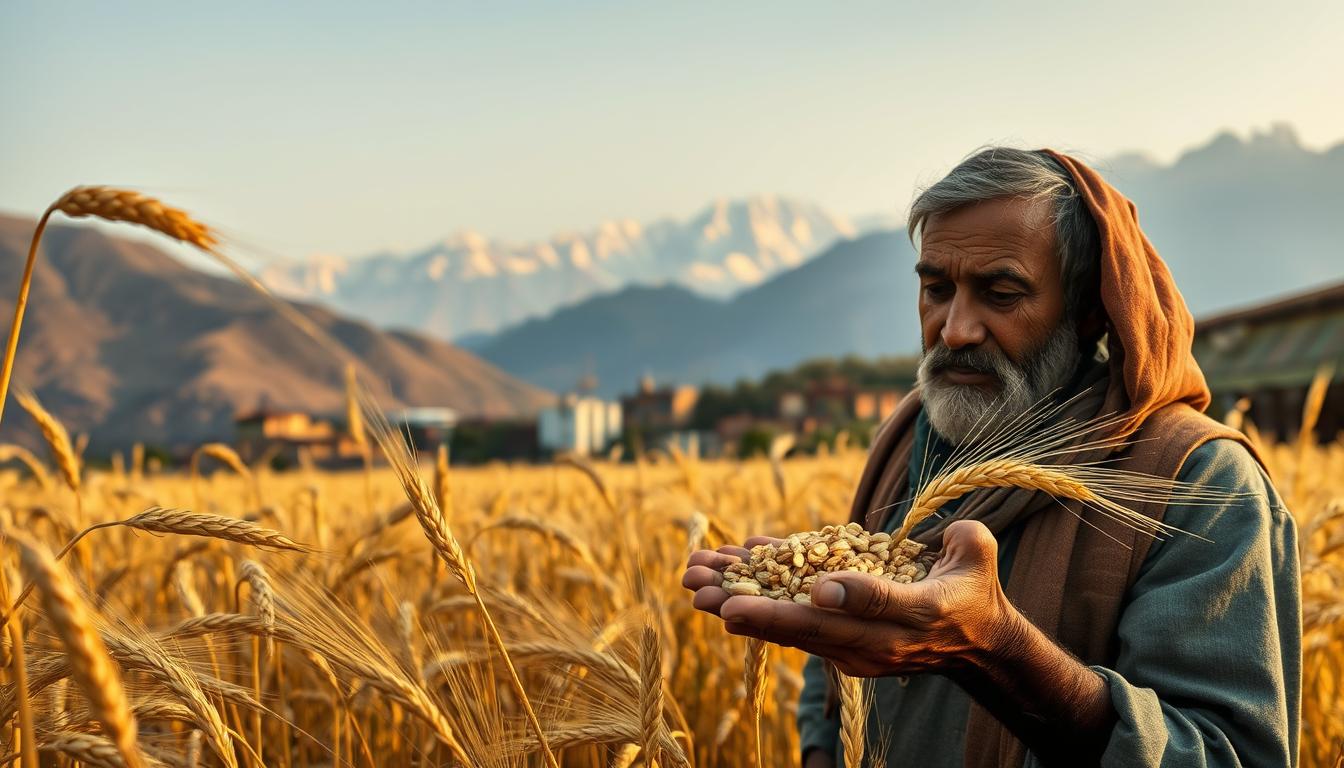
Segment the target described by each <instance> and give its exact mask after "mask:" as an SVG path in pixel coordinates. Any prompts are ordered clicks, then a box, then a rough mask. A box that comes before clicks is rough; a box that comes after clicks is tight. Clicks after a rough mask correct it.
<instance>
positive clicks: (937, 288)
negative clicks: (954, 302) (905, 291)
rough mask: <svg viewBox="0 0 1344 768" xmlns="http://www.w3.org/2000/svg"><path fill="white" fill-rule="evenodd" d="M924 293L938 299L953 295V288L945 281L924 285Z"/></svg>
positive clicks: (935, 299)
mask: <svg viewBox="0 0 1344 768" xmlns="http://www.w3.org/2000/svg"><path fill="white" fill-rule="evenodd" d="M924 295H925V296H928V297H929V298H930V299H932V300H934V301H937V300H939V299H945V298H947V297H948V296H951V295H952V289H951V288H950V287H948V286H947V285H945V284H943V283H933V284H932V285H926V286H924Z"/></svg>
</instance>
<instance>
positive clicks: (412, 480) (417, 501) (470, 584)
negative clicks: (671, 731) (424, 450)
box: [355, 381, 560, 768]
mask: <svg viewBox="0 0 1344 768" xmlns="http://www.w3.org/2000/svg"><path fill="white" fill-rule="evenodd" d="M355 385H356V387H357V394H358V398H359V404H360V408H361V410H362V411H363V413H364V417H365V422H366V423H367V424H368V429H369V431H370V432H371V433H372V434H373V437H374V440H375V441H377V443H378V447H379V448H381V449H382V451H383V454H384V455H385V456H386V457H387V461H388V463H389V464H391V465H392V469H393V471H394V472H395V473H396V475H397V480H398V481H399V482H400V483H401V487H402V490H403V492H404V493H405V494H406V499H407V501H409V502H411V508H412V510H413V511H414V512H415V517H416V520H417V521H419V523H420V528H421V529H422V530H423V531H424V533H425V538H427V539H429V542H430V544H431V545H433V547H434V551H435V552H437V553H438V554H439V557H441V558H442V559H443V561H444V564H445V565H447V566H448V570H449V571H450V572H451V573H452V574H453V576H454V577H455V578H456V579H457V580H458V581H459V582H461V583H462V585H463V586H464V587H466V589H467V592H468V594H470V595H471V596H472V597H473V598H475V599H476V607H477V609H478V610H479V611H480V613H481V621H482V623H483V624H484V625H485V630H486V635H487V636H488V637H489V639H490V642H491V644H493V645H494V646H495V649H496V650H498V651H499V655H500V658H501V659H502V660H503V662H504V666H505V669H506V671H507V672H508V677H509V683H510V685H511V686H512V688H513V690H514V693H515V694H516V695H517V696H518V701H519V703H520V704H521V705H522V707H523V711H524V713H525V714H526V715H527V720H528V724H529V725H530V726H531V728H532V731H533V732H534V733H535V734H536V737H537V743H538V745H539V746H540V747H541V752H542V755H543V757H544V758H545V760H546V764H547V765H548V766H550V768H560V763H559V761H557V760H556V757H555V754H554V753H552V751H551V746H550V743H549V742H548V741H547V739H546V732H545V731H544V730H543V729H542V727H541V721H539V720H538V719H537V713H536V711H535V710H534V709H533V708H532V703H531V700H530V699H529V698H528V696H527V689H525V688H524V687H523V681H522V680H521V679H520V678H519V677H518V670H517V669H515V668H514V666H513V660H512V659H511V658H510V657H509V649H508V646H507V645H506V644H505V642H504V638H503V636H502V635H500V633H499V628H498V627H497V626H495V621H494V618H493V617H492V616H491V615H490V609H489V608H488V607H487V606H486V604H485V599H484V598H483V597H482V594H481V590H480V587H479V586H478V584H477V583H476V570H475V568H474V567H473V566H472V563H471V559H470V558H469V557H468V556H467V553H466V551H465V550H464V549H463V548H462V544H461V543H460V542H459V541H458V540H457V537H456V536H454V535H453V531H452V528H451V527H450V526H449V524H448V519H447V517H445V515H444V513H443V510H442V509H440V508H439V505H438V503H437V502H436V501H435V500H434V493H433V492H432V491H431V490H430V489H429V486H428V485H427V484H426V483H425V480H424V478H423V477H421V476H420V473H419V472H418V471H417V470H416V467H415V458H414V454H413V453H412V452H411V449H410V447H409V446H407V444H406V443H405V442H404V441H403V440H401V439H399V438H398V437H396V436H394V433H393V431H392V426H391V425H390V424H389V423H388V421H387V417H386V416H384V415H383V412H382V411H380V410H379V409H378V407H377V405H376V404H375V403H374V401H373V398H372V396H371V395H370V394H369V393H368V390H366V389H364V388H363V387H362V386H360V385H359V382H358V381H356V382H355Z"/></svg>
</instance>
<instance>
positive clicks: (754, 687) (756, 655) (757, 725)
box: [745, 637, 768, 768]
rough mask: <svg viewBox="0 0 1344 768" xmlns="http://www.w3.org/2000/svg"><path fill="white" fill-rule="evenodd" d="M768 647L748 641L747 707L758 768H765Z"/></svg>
mask: <svg viewBox="0 0 1344 768" xmlns="http://www.w3.org/2000/svg"><path fill="white" fill-rule="evenodd" d="M767 648H768V646H767V645H766V643H765V641H764V640H757V639H756V638H754V637H753V638H748V639H747V656H746V660H745V664H746V674H745V677H746V680H745V682H746V685H747V706H748V707H750V708H751V728H752V732H753V734H754V737H753V738H754V739H755V741H756V745H755V746H756V768H763V766H764V765H765V763H764V756H763V755H762V754H761V753H762V751H763V750H762V745H761V710H762V709H764V708H765V683H766V675H767V672H766V659H767V656H768V653H767Z"/></svg>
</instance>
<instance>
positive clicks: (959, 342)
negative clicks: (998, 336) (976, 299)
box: [942, 297, 986, 349]
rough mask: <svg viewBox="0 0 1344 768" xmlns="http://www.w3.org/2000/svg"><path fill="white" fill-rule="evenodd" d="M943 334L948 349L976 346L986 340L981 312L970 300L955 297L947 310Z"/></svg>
mask: <svg viewBox="0 0 1344 768" xmlns="http://www.w3.org/2000/svg"><path fill="white" fill-rule="evenodd" d="M942 336H943V343H944V344H946V345H947V348H948V349H961V348H963V347H974V346H977V345H979V344H982V343H984V341H985V336H986V331H985V324H984V323H983V322H981V321H980V317H979V313H977V312H976V311H975V309H974V308H973V307H971V306H970V302H968V301H966V300H964V299H962V298H961V297H954V298H953V299H952V305H951V306H950V307H948V310H947V320H946V321H945V322H944V323H943V333H942Z"/></svg>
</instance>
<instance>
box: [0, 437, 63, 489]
mask: <svg viewBox="0 0 1344 768" xmlns="http://www.w3.org/2000/svg"><path fill="white" fill-rule="evenodd" d="M11 459H13V460H16V461H18V462H19V463H21V464H23V465H24V466H25V467H27V468H28V471H29V472H31V473H32V475H33V479H34V480H36V481H37V484H38V485H39V486H41V488H42V490H44V491H46V490H50V489H51V477H50V476H49V475H48V474H47V470H46V468H45V467H43V466H42V462H40V461H38V460H37V457H36V456H34V455H33V454H32V453H31V452H30V451H29V450H28V449H27V448H24V447H23V446H19V445H0V462H5V461H9V460H11Z"/></svg>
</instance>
